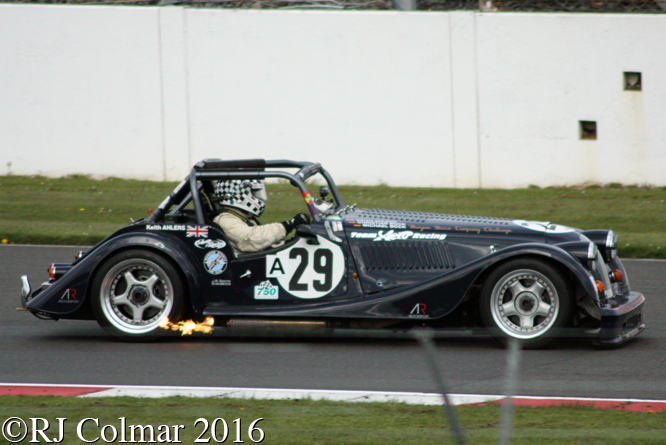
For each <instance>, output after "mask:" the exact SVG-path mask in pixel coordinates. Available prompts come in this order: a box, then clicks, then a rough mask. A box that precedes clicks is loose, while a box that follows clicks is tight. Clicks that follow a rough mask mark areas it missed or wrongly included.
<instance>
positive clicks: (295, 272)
mask: <svg viewBox="0 0 666 445" xmlns="http://www.w3.org/2000/svg"><path fill="white" fill-rule="evenodd" d="M317 240H318V241H319V244H317V245H313V244H308V243H307V242H306V241H305V240H304V239H302V238H301V239H299V240H298V242H297V243H296V244H293V245H292V246H290V247H289V248H288V249H285V250H282V251H280V252H278V253H276V254H274V255H266V278H275V279H277V282H278V284H279V285H280V287H281V288H282V291H283V292H287V293H289V294H290V295H293V296H294V297H296V298H303V299H314V298H322V297H325V296H326V295H328V294H330V293H331V292H332V291H333V290H335V288H337V287H338V285H339V284H340V282H341V281H342V278H343V277H344V274H345V255H344V253H343V251H342V249H341V248H340V246H338V245H337V244H335V243H332V242H330V241H329V240H327V239H325V238H322V237H321V236H317Z"/></svg>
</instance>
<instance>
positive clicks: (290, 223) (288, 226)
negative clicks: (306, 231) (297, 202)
mask: <svg viewBox="0 0 666 445" xmlns="http://www.w3.org/2000/svg"><path fill="white" fill-rule="evenodd" d="M301 224H310V217H309V216H308V215H307V214H305V213H299V214H298V215H296V216H294V217H293V218H291V219H289V220H287V221H282V225H283V226H284V228H285V230H286V231H287V233H289V232H291V231H292V230H294V229H295V228H296V227H298V226H300V225H301Z"/></svg>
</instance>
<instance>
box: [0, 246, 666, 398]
mask: <svg viewBox="0 0 666 445" xmlns="http://www.w3.org/2000/svg"><path fill="white" fill-rule="evenodd" d="M78 250H79V248H76V247H39V246H13V245H1V246H0V268H1V269H0V270H2V273H1V274H0V383H44V384H49V383H50V384H90V385H159V386H207V387H247V388H285V389H328V390H364V391H401V392H427V393H432V392H436V391H437V387H436V385H435V383H434V381H433V380H432V377H431V374H430V372H429V370H428V367H427V364H426V362H425V360H424V353H423V351H422V349H421V348H420V347H419V346H418V344H417V343H416V342H414V341H410V340H400V339H359V338H351V339H339V338H336V339H270V340H267V339H229V338H221V337H217V336H215V335H212V336H197V337H184V338H181V337H175V338H169V339H167V340H164V341H161V342H157V343H147V344H127V343H121V342H117V341H115V340H114V339H113V338H111V337H109V336H107V335H106V334H105V333H104V331H102V329H101V328H99V327H98V326H97V324H96V323H95V322H85V321H58V322H51V321H41V320H38V319H36V318H35V317H33V316H32V315H30V314H29V313H26V312H19V311H16V307H18V306H19V298H18V296H19V290H20V280H19V277H20V276H21V275H22V274H28V275H29V276H30V279H31V282H32V284H33V286H36V285H38V284H39V283H40V282H41V281H43V280H45V279H46V267H47V265H48V264H49V263H51V262H70V261H71V260H72V258H73V256H74V254H75V253H76V252H77V251H78ZM625 266H626V268H627V273H628V275H629V278H630V280H631V286H632V288H633V289H634V290H638V291H641V292H643V293H644V295H645V297H646V299H647V302H646V304H645V311H644V318H645V322H646V324H647V326H648V329H647V330H646V331H645V332H643V333H642V334H641V336H640V337H639V338H637V339H635V340H633V341H631V342H629V343H627V344H626V345H624V346H622V347H620V348H617V349H611V350H600V349H596V348H594V347H593V346H591V345H590V344H589V343H588V342H586V341H580V340H575V341H574V340H571V341H561V342H557V343H555V344H553V346H551V347H549V348H547V349H543V350H536V351H522V358H521V366H520V376H519V382H518V387H517V393H518V394H521V395H525V396H550V397H552V396H560V397H600V398H637V399H650V400H657V399H666V350H665V346H666V341H665V340H666V305H664V295H666V262H665V261H647V260H626V261H625ZM437 355H438V356H437V360H438V361H439V363H440V364H441V366H442V370H443V372H444V375H445V376H446V378H447V379H448V383H449V386H450V388H449V390H450V391H451V392H453V393H458V394H502V393H503V390H504V384H505V383H504V370H505V368H506V351H505V350H504V349H502V348H500V347H498V345H497V344H496V343H495V342H494V341H492V340H489V339H486V338H459V337H455V338H450V339H446V340H440V341H438V342H437Z"/></svg>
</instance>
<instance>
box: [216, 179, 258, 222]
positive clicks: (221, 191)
mask: <svg viewBox="0 0 666 445" xmlns="http://www.w3.org/2000/svg"><path fill="white" fill-rule="evenodd" d="M253 183H257V184H258V183H259V181H257V180H252V181H250V180H247V179H230V180H228V181H217V184H216V185H215V192H214V193H213V199H212V201H214V202H217V203H219V204H220V205H223V206H227V207H235V208H237V209H239V210H242V211H244V212H247V213H249V214H251V215H254V216H256V217H257V218H259V217H260V216H261V214H262V213H264V210H266V203H264V201H263V200H261V199H259V198H257V197H256V196H254V195H253V194H252V184H253Z"/></svg>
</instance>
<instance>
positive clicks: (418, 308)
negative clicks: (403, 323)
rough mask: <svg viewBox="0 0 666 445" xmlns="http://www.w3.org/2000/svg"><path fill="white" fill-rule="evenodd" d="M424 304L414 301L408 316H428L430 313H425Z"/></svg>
mask: <svg viewBox="0 0 666 445" xmlns="http://www.w3.org/2000/svg"><path fill="white" fill-rule="evenodd" d="M425 310H426V305H425V304H423V303H416V305H415V306H414V308H413V309H412V311H411V312H410V313H409V318H430V315H427V314H426V313H425Z"/></svg>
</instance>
